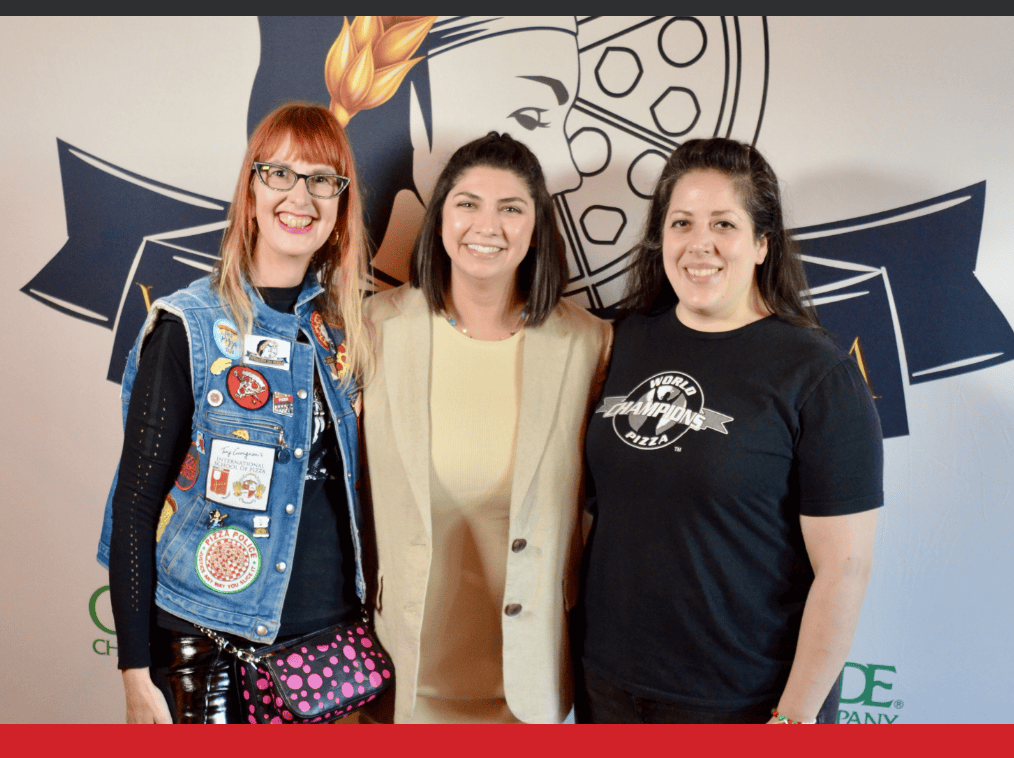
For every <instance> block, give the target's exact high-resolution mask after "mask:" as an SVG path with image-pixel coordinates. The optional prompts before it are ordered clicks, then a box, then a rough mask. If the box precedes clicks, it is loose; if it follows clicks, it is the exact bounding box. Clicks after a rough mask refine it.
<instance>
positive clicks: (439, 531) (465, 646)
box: [412, 315, 524, 723]
mask: <svg viewBox="0 0 1014 758" xmlns="http://www.w3.org/2000/svg"><path fill="white" fill-rule="evenodd" d="M523 347H524V331H523V330H522V331H519V332H518V333H517V334H515V335H513V336H512V337H510V338H508V339H506V340H503V341H500V342H485V341H480V340H473V339H471V338H470V337H467V336H466V335H464V334H462V333H461V332H459V331H458V330H457V329H455V328H454V327H453V326H451V325H450V324H449V323H448V322H447V320H446V319H445V318H443V317H442V316H439V315H434V316H433V354H432V359H431V362H430V372H431V382H430V418H431V429H432V438H431V451H432V460H431V464H430V494H431V514H432V516H431V517H432V520H433V542H432V545H433V559H432V563H431V565H430V576H429V583H428V585H427V591H426V605H425V608H424V611H423V623H422V641H421V649H420V664H419V679H418V689H417V699H416V707H415V712H414V714H413V719H412V720H413V721H414V722H415V723H504V722H507V723H516V722H517V719H516V718H514V715H513V714H512V713H511V712H510V709H509V708H508V707H507V703H506V701H505V700H504V689H503V654H502V645H503V641H502V634H501V627H500V623H501V617H502V615H503V608H502V606H503V595H504V584H505V582H506V577H507V547H508V535H509V529H510V497H511V482H512V478H513V470H514V448H515V441H516V439H517V425H518V409H519V406H520V402H521V375H522V374H521V371H522V362H523Z"/></svg>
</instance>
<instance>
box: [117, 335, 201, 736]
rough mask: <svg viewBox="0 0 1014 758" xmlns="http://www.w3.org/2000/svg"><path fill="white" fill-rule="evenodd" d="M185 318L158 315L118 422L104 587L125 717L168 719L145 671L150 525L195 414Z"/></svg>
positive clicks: (151, 545)
mask: <svg viewBox="0 0 1014 758" xmlns="http://www.w3.org/2000/svg"><path fill="white" fill-rule="evenodd" d="M189 364H190V357H189V347H188V345H187V335H186V331H185V329H184V328H183V324H182V323H181V322H180V321H179V320H177V319H176V318H175V317H168V316H167V317H164V318H163V319H162V320H161V321H159V323H158V325H157V326H156V327H155V331H154V333H153V334H152V336H151V338H150V339H149V341H148V344H147V345H145V347H144V350H143V352H142V353H141V358H140V362H139V365H138V371H137V377H136V378H135V380H134V386H133V388H132V391H131V396H130V404H129V406H128V408H127V421H126V424H125V426H124V439H123V450H122V452H121V455H120V471H119V477H118V480H117V486H116V491H115V492H114V493H113V533H112V537H111V540H110V556H109V590H110V592H109V594H110V600H111V602H112V606H113V618H114V621H115V625H116V636H117V653H118V656H119V667H120V668H121V669H123V670H124V671H123V684H124V688H125V693H126V698H127V721H128V723H148V724H150V723H169V722H170V718H169V710H168V708H167V707H166V703H165V698H164V697H163V696H162V693H161V692H160V691H159V690H158V689H157V688H156V687H155V686H154V685H153V684H152V682H151V679H150V677H149V674H148V666H149V665H150V663H151V657H150V654H149V651H148V638H149V636H150V629H151V619H150V612H151V607H152V600H153V596H154V590H155V565H154V564H155V530H156V526H157V524H158V517H159V512H160V511H161V508H162V503H163V501H164V499H165V495H166V492H168V491H169V489H171V487H172V481H173V477H174V476H175V474H176V472H177V471H178V469H179V464H180V458H181V457H182V454H183V453H185V452H186V448H187V447H188V446H189V443H190V425H191V419H192V418H193V413H194V400H193V390H192V388H191V383H190V365H189Z"/></svg>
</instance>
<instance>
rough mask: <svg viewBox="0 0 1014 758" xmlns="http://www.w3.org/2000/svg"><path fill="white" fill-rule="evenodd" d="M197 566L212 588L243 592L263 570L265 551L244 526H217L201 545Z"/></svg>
mask: <svg viewBox="0 0 1014 758" xmlns="http://www.w3.org/2000/svg"><path fill="white" fill-rule="evenodd" d="M194 568H195V569H196V570H197V575H198V576H199V577H200V578H201V581H202V582H204V584H205V585H206V586H207V587H208V589H211V590H214V591H215V592H221V593H223V594H229V593H232V592H239V591H240V590H245V589H246V588H247V587H249V586H250V585H251V584H253V582H254V579H256V578H257V574H259V573H260V570H261V551H260V549H259V548H258V547H257V543H256V542H254V541H253V539H252V538H251V537H250V535H248V534H247V533H246V532H244V531H243V530H242V529H235V528H233V527H228V526H227V527H222V528H220V529H213V530H212V531H210V532H208V533H207V534H206V535H205V536H204V539H202V540H201V541H200V543H199V544H198V545H197V553H196V554H195V555H194Z"/></svg>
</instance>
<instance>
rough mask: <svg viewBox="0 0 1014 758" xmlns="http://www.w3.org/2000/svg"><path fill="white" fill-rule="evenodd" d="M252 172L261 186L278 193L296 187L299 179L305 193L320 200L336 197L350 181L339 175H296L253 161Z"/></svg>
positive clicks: (288, 169) (287, 169)
mask: <svg viewBox="0 0 1014 758" xmlns="http://www.w3.org/2000/svg"><path fill="white" fill-rule="evenodd" d="M253 171H254V173H256V174H257V178H258V179H260V180H261V184H263V185H264V186H265V187H267V188H269V189H273V190H278V191H279V192H285V191H287V190H290V189H292V188H293V187H295V186H296V182H298V181H299V180H300V179H302V180H303V181H305V182H306V191H307V192H309V193H310V194H311V195H313V196H314V197H319V198H321V199H322V200H330V199H331V198H333V197H338V195H340V194H341V193H342V192H344V191H345V188H346V187H348V186H349V181H350V179H349V178H348V177H347V176H342V175H341V174H309V175H308V174H297V173H296V172H295V171H293V170H292V169H291V168H286V167H285V166H279V165H277V164H275V163H264V162H262V161H254V164H253Z"/></svg>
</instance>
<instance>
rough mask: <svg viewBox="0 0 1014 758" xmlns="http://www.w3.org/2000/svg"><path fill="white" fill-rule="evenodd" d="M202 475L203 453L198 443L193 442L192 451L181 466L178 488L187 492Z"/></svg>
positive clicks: (177, 477) (190, 450)
mask: <svg viewBox="0 0 1014 758" xmlns="http://www.w3.org/2000/svg"><path fill="white" fill-rule="evenodd" d="M200 475H201V453H200V450H198V448H197V443H196V442H191V443H190V449H189V450H187V454H186V456H185V457H184V458H183V464H182V465H181V466H180V473H178V474H177V475H176V486H177V487H179V488H180V489H181V490H183V491H184V492H186V491H187V490H188V489H190V488H191V487H193V486H194V484H196V483H197V479H198V477H199V476H200Z"/></svg>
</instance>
